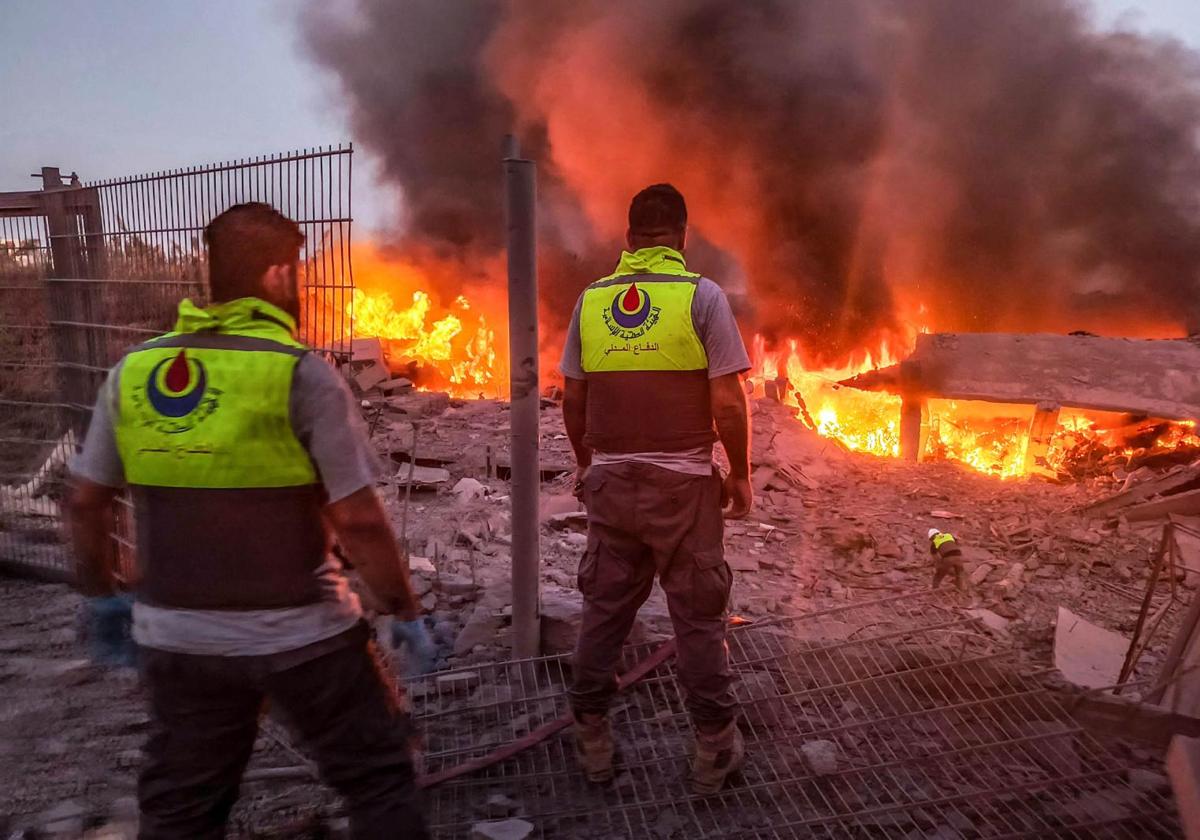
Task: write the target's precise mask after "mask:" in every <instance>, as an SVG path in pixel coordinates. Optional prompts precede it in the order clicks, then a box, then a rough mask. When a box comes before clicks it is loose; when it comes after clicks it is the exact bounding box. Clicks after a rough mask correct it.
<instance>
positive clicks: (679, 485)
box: [570, 463, 736, 729]
mask: <svg viewBox="0 0 1200 840" xmlns="http://www.w3.org/2000/svg"><path fill="white" fill-rule="evenodd" d="M583 488H584V489H583V501H584V503H585V504H586V505H587V511H588V545H587V551H586V553H585V554H584V556H583V559H582V560H581V561H580V563H579V590H580V592H582V593H583V624H582V626H581V628H580V632H579V643H578V647H577V648H576V651H575V660H574V684H573V685H572V687H571V692H570V696H571V706H572V708H573V709H574V711H575V712H576V714H580V713H603V712H605V711H607V709H608V705H609V702H610V701H611V700H612V697H613V694H614V693H615V691H616V677H615V671H616V667H617V664H618V660H619V658H620V655H621V647H622V645H623V644H624V642H625V638H626V637H627V636H628V635H629V631H630V629H631V628H632V627H633V622H634V619H635V618H636V616H637V611H638V608H639V607H641V605H642V604H643V603H645V601H646V598H647V597H649V595H650V590H651V589H652V588H653V586H654V577H655V575H656V574H657V575H658V578H659V582H660V584H661V585H662V588H663V591H664V592H665V593H666V596H667V606H668V609H669V610H670V613H671V622H672V624H673V625H674V628H675V638H676V643H677V645H678V649H677V654H676V656H677V668H678V674H679V682H680V683H681V684H682V686H683V689H684V692H685V697H686V702H687V707H688V711H689V712H690V713H691V715H692V719H693V721H695V722H696V723H697V724H698V725H702V726H704V728H706V729H709V728H712V727H714V726H718V725H720V724H723V723H726V722H728V721H729V720H731V719H732V718H733V717H734V714H735V712H736V702H735V701H734V699H733V694H732V693H731V691H730V685H731V683H732V679H733V678H732V672H731V671H730V669H729V649H728V647H727V646H726V643H725V628H726V608H727V606H728V603H729V589H730V584H731V583H732V574H731V573H730V570H729V566H728V565H727V564H726V563H725V553H724V547H723V545H722V535H723V529H724V522H723V520H722V518H721V480H720V477H719V476H718V475H717V474H716V472H715V471H714V473H713V474H712V475H710V476H694V475H685V474H683V473H678V472H674V471H672V470H667V469H663V468H662V467H656V466H653V465H650V464H634V463H627V464H606V465H597V466H593V467H592V468H591V469H589V470H588V473H587V475H586V476H585V478H584V481H583Z"/></svg>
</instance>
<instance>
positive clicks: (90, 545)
mask: <svg viewBox="0 0 1200 840" xmlns="http://www.w3.org/2000/svg"><path fill="white" fill-rule="evenodd" d="M117 493H118V490H117V489H116V488H115V487H107V486H105V485H103V484H97V483H96V482H94V481H89V480H88V479H86V478H81V477H79V476H72V477H71V480H70V484H69V487H68V491H67V505H66V513H67V528H68V530H69V532H70V536H71V545H72V546H73V547H74V549H75V580H76V583H77V586H78V588H79V591H80V592H82V593H83V594H84V595H87V596H88V597H92V598H96V597H99V598H103V597H106V596H109V595H114V594H116V592H117V589H118V586H117V584H118V579H117V558H116V554H115V552H114V546H113V540H112V538H111V537H109V533H110V532H111V531H112V526H113V500H114V499H115V498H116V496H117Z"/></svg>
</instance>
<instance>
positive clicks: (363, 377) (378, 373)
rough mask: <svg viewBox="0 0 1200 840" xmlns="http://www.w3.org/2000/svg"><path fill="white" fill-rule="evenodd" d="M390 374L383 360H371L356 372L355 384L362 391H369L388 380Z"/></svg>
mask: <svg viewBox="0 0 1200 840" xmlns="http://www.w3.org/2000/svg"><path fill="white" fill-rule="evenodd" d="M388 376H389V374H388V369H387V366H386V365H384V364H383V363H382V362H371V363H370V364H368V365H366V366H364V367H363V369H362V370H360V371H359V372H358V373H356V374H354V384H355V385H356V386H357V387H358V390H360V391H369V390H371V389H372V388H374V387H375V386H376V385H378V384H380V383H381V382H385V381H387V378H388Z"/></svg>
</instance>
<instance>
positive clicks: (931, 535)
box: [925, 528, 942, 539]
mask: <svg viewBox="0 0 1200 840" xmlns="http://www.w3.org/2000/svg"><path fill="white" fill-rule="evenodd" d="M940 533H942V532H941V531H939V530H938V529H937V528H930V529H929V533H928V534H926V535H925V536H927V537H929V539H933V538H934V537H936V536H937V535H938V534H940Z"/></svg>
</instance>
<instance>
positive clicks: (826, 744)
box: [800, 740, 838, 776]
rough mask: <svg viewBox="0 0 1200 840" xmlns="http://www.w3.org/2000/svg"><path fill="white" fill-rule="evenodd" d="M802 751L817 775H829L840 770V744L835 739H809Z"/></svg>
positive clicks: (801, 748)
mask: <svg viewBox="0 0 1200 840" xmlns="http://www.w3.org/2000/svg"><path fill="white" fill-rule="evenodd" d="M800 752H801V753H803V754H804V761H805V763H806V764H807V765H808V768H809V769H810V770H812V772H813V775H815V776H828V775H831V774H833V773H836V772H837V770H838V745H837V744H835V743H834V742H833V741H824V740H821V741H808V742H807V743H805V744H804V745H803V746H802V747H800Z"/></svg>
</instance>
